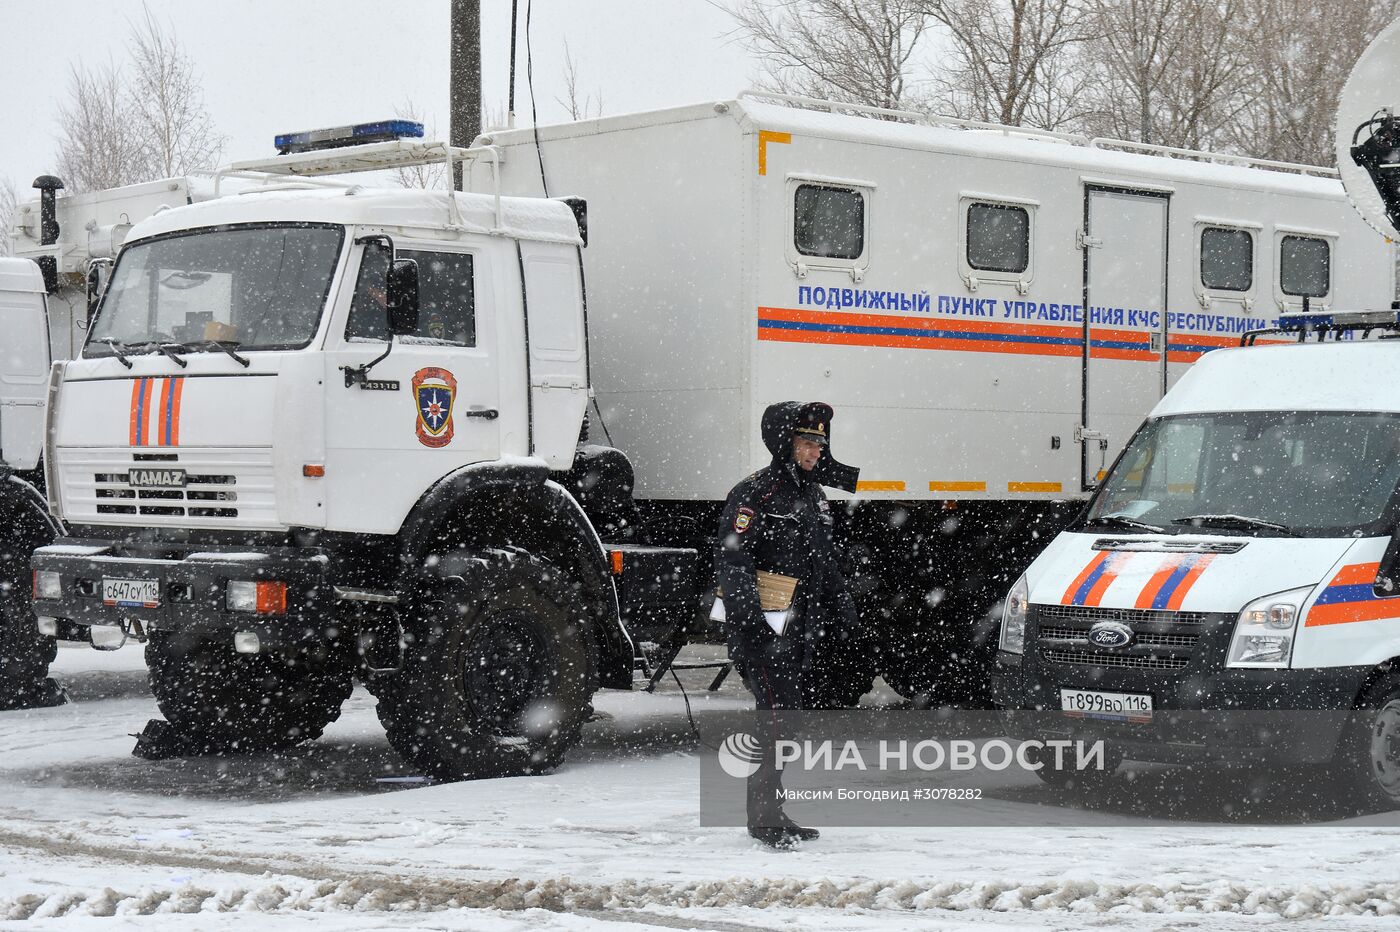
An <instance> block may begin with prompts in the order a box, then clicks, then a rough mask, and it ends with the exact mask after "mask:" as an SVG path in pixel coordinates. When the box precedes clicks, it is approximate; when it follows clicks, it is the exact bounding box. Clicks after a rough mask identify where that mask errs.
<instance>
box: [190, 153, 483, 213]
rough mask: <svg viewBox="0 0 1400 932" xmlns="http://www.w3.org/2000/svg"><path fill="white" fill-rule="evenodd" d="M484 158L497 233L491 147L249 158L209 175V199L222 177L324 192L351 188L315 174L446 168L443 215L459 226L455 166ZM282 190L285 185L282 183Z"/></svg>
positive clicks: (216, 195)
mask: <svg viewBox="0 0 1400 932" xmlns="http://www.w3.org/2000/svg"><path fill="white" fill-rule="evenodd" d="M478 159H483V160H485V161H488V162H490V163H491V183H492V188H493V189H494V190H493V192H492V194H493V196H494V198H495V213H496V229H497V230H500V229H503V228H504V226H505V219H504V213H503V212H502V209H501V153H500V150H499V149H497V148H496V147H495V146H475V147H472V148H463V147H461V146H450V145H447V144H446V143H442V142H422V141H418V140H410V139H394V140H390V141H388V142H371V143H365V144H364V145H359V146H344V147H341V148H337V149H313V150H310V151H307V152H293V153H289V154H287V155H277V156H273V157H272V158H266V159H250V160H248V161H243V162H234V163H232V164H230V165H228V166H226V167H224V168H221V169H219V170H218V171H215V172H213V173H212V174H213V177H214V196H215V197H218V196H219V185H220V182H221V181H222V180H223V179H224V178H245V179H252V180H262V181H263V182H264V183H266V182H267V181H268V180H269V179H270V178H274V177H275V178H278V179H282V178H285V177H286V176H289V175H290V176H294V177H295V178H296V179H297V183H300V184H307V185H312V184H319V185H325V186H328V187H340V188H354V187H356V185H354V184H353V183H351V182H347V181H334V180H331V179H326V178H320V177H317V176H320V175H346V174H352V173H354V172H366V171H384V170H386V169H393V168H407V167H410V166H413V165H431V164H433V163H434V162H442V163H445V165H446V167H447V174H446V178H447V179H448V185H449V187H448V189H447V192H446V193H447V194H448V195H449V196H448V198H447V210H448V218H449V221H448V222H449V223H451V224H453V225H460V224H461V220H462V218H461V214H460V212H459V210H458V207H457V199H456V198H455V197H452V196H451V195H452V194H453V193H454V191H453V188H452V187H451V184H452V181H451V179H452V178H453V177H454V176H455V172H454V168H455V167H456V165H457V163H458V162H462V163H467V162H474V161H476V160H478ZM280 184H281V186H283V187H285V186H286V182H281V183H280Z"/></svg>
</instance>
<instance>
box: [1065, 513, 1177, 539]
mask: <svg viewBox="0 0 1400 932" xmlns="http://www.w3.org/2000/svg"><path fill="white" fill-rule="evenodd" d="M1084 524H1085V526H1086V527H1088V526H1090V525H1096V524H1097V525H1100V526H1102V527H1117V528H1125V529H1127V530H1132V531H1151V532H1152V533H1154V534H1160V533H1162V532H1163V531H1164V530H1166V528H1161V527H1158V526H1157V525H1155V524H1148V523H1147V522H1146V521H1138V520H1137V519H1136V518H1129V517H1128V516H1126V515H1099V516H1098V517H1097V518H1090V519H1089V520H1088V521H1086V522H1084Z"/></svg>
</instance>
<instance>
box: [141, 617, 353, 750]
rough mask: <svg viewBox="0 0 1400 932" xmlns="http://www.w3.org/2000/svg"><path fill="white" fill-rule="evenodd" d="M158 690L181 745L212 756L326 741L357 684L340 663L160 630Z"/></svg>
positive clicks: (155, 643)
mask: <svg viewBox="0 0 1400 932" xmlns="http://www.w3.org/2000/svg"><path fill="white" fill-rule="evenodd" d="M146 666H147V668H148V669H149V671H150V678H151V689H152V691H153V692H154V693H155V696H156V702H157V704H159V706H160V711H161V713H162V714H163V715H164V716H165V718H166V720H167V721H168V722H170V724H171V726H172V727H173V728H174V730H175V732H176V734H177V735H178V736H179V739H180V741H181V742H182V743H183V744H184V745H185V746H186V747H189V748H192V749H194V750H195V751H197V752H199V753H205V754H233V753H256V752H263V751H277V750H282V749H284V748H289V747H292V746H293V745H296V744H300V743H301V742H303V741H309V740H312V739H314V738H318V737H320V736H321V732H322V731H323V730H324V729H325V727H326V726H327V725H329V724H330V723H331V722H333V721H335V720H336V719H337V718H339V717H340V707H341V705H342V704H343V703H344V702H345V700H346V699H347V698H348V697H349V695H350V690H351V688H352V686H353V684H352V682H351V668H350V665H349V664H348V663H345V662H343V661H342V660H340V659H339V658H336V657H305V656H298V658H297V659H296V660H287V659H284V658H283V657H281V656H279V655H276V654H269V653H260V654H240V653H237V652H236V651H235V650H234V649H233V645H232V644H226V643H223V642H221V641H210V640H204V639H200V638H194V637H190V636H187V635H179V634H168V633H164V632H159V631H157V632H153V633H152V635H151V640H150V643H148V644H147V645H146Z"/></svg>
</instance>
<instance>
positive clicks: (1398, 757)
mask: <svg viewBox="0 0 1400 932" xmlns="http://www.w3.org/2000/svg"><path fill="white" fill-rule="evenodd" d="M1333 770H1334V771H1336V775H1337V777H1339V778H1340V780H1341V782H1342V783H1343V784H1345V785H1347V786H1348V787H1349V788H1350V789H1351V790H1352V791H1353V794H1354V798H1356V799H1357V801H1358V802H1360V803H1361V804H1362V805H1363V806H1365V807H1367V808H1369V809H1372V810H1377V809H1380V810H1391V809H1400V676H1397V675H1395V674H1387V675H1385V676H1383V677H1382V678H1381V679H1380V680H1378V681H1377V682H1375V683H1374V684H1372V685H1371V686H1370V687H1369V688H1368V689H1367V690H1366V691H1365V692H1364V693H1362V695H1361V698H1360V699H1359V700H1358V701H1357V703H1356V712H1355V715H1354V718H1353V721H1352V722H1351V723H1349V725H1348V727H1347V729H1346V731H1345V732H1344V733H1343V737H1342V743H1341V747H1340V748H1339V749H1338V751H1337V756H1336V758H1335V759H1334V761H1333Z"/></svg>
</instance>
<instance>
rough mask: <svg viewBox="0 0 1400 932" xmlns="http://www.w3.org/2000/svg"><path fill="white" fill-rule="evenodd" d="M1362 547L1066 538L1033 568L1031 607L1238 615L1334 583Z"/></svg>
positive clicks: (1343, 542) (1270, 540) (1306, 541)
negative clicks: (1289, 593) (1274, 597)
mask: <svg viewBox="0 0 1400 932" xmlns="http://www.w3.org/2000/svg"><path fill="white" fill-rule="evenodd" d="M1358 543H1360V542H1359V541H1358V540H1357V539H1355V538H1297V537H1266V538H1258V537H1226V536H1196V535H1192V536H1185V535H1181V536H1176V535H1171V536H1136V535H1134V536H1121V535H1120V536H1115V535H1112V534H1077V533H1066V534H1061V535H1060V536H1059V537H1057V538H1056V539H1055V541H1054V542H1053V543H1052V544H1051V545H1050V546H1049V547H1048V548H1047V549H1046V550H1045V552H1044V553H1042V554H1041V555H1040V557H1039V558H1038V559H1037V560H1036V561H1035V563H1033V564H1032V565H1031V568H1030V569H1029V570H1027V572H1026V583H1027V586H1028V588H1029V594H1030V601H1031V602H1033V603H1037V604H1041V605H1076V606H1091V607H1102V608H1119V609H1140V610H1146V611H1186V612H1227V613H1232V612H1238V611H1240V609H1242V608H1243V607H1244V606H1245V604H1246V603H1248V602H1251V601H1253V600H1254V599H1257V598H1260V597H1261V596H1265V595H1270V594H1272V593H1275V592H1282V591H1284V590H1286V589H1297V588H1299V587H1302V586H1310V585H1316V584H1317V583H1320V582H1322V581H1323V580H1325V579H1331V578H1332V576H1333V575H1335V572H1336V570H1337V567H1338V564H1339V563H1340V562H1341V561H1342V560H1343V559H1344V558H1346V556H1347V553H1348V551H1349V550H1351V548H1352V547H1353V546H1354V545H1356V544H1358ZM1372 578H1374V572H1373V573H1372Z"/></svg>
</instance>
